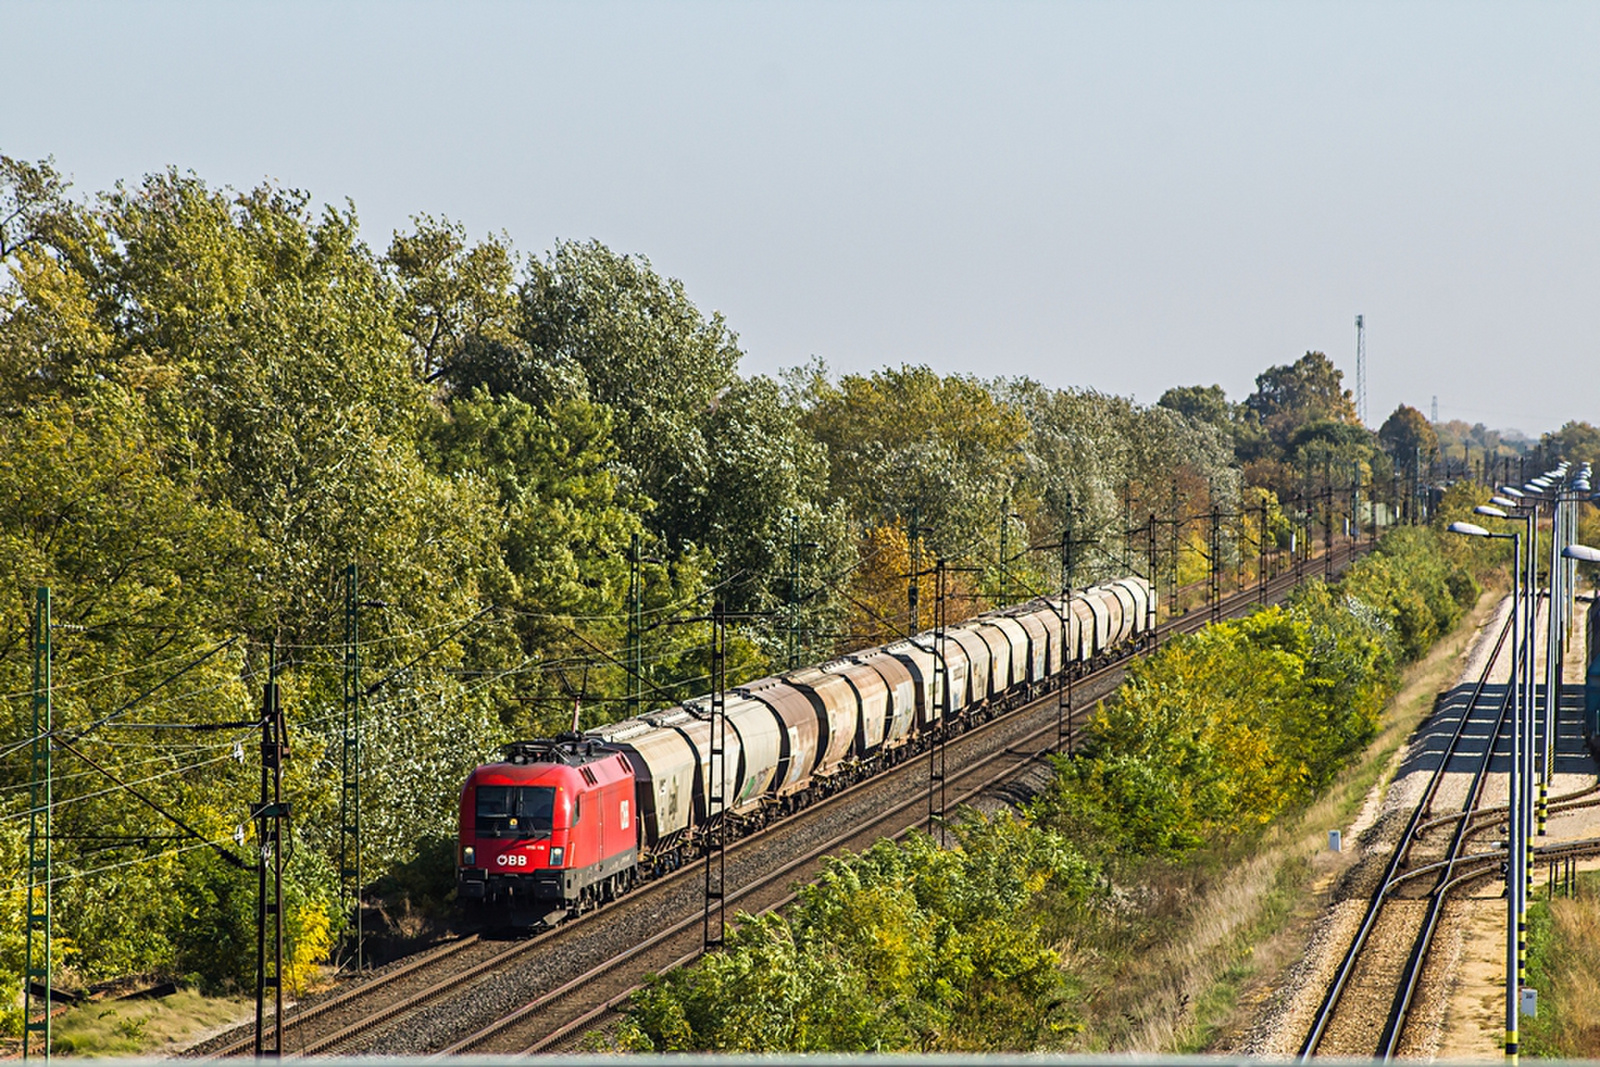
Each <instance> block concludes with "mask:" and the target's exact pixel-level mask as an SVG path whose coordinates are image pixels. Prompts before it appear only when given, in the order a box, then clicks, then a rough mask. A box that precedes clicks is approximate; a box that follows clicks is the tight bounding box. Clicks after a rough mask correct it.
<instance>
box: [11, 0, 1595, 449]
mask: <svg viewBox="0 0 1600 1067" xmlns="http://www.w3.org/2000/svg"><path fill="white" fill-rule="evenodd" d="M0 40H4V41H5V46H4V49H3V54H4V56H5V61H4V63H0V152H4V153H5V154H7V155H12V156H19V157H23V158H28V159H36V158H40V157H43V156H45V155H53V156H54V157H55V159H56V162H57V165H58V166H59V167H60V168H61V169H63V170H64V171H66V172H67V173H68V174H70V175H71V176H72V177H73V178H74V180H75V182H76V184H77V186H78V187H79V189H80V190H81V191H96V190H101V189H105V188H108V187H109V186H111V185H112V184H113V183H114V182H116V181H117V180H119V179H126V180H133V179H137V178H138V177H139V176H140V175H142V174H144V173H147V172H149V171H152V170H156V169H160V168H162V167H165V166H167V165H169V164H175V165H177V166H179V167H180V168H183V169H192V170H194V171H195V172H197V173H198V174H199V175H200V176H201V177H203V178H205V179H206V180H207V181H209V182H211V183H213V184H227V185H232V186H235V187H238V188H244V187H249V186H252V185H255V184H257V183H259V182H260V181H262V180H263V179H268V178H270V179H272V180H275V181H277V182H280V183H282V184H285V185H289V186H294V187H298V188H303V189H306V190H308V191H309V192H310V193H311V194H312V195H313V196H314V197H315V198H316V199H317V200H319V201H328V202H334V203H342V202H343V201H344V200H345V198H349V199H351V200H353V201H354V202H355V205H356V208H357V210H358V212H359V213H360V215H361V218H362V224H363V230H364V232H365V233H366V235H367V239H368V240H369V241H370V242H371V243H372V244H373V245H374V246H375V247H377V248H380V249H381V248H384V247H387V244H388V240H389V236H390V234H391V233H392V231H393V230H394V229H396V228H397V227H400V228H403V227H405V226H406V224H407V220H408V218H409V217H410V216H411V215H412V214H415V213H418V212H429V213H432V214H436V215H446V216H449V217H451V218H454V219H458V220H460V221H461V222H463V223H464V224H465V225H466V226H467V227H468V229H469V231H471V232H472V233H474V234H477V235H482V234H484V233H487V232H489V231H491V230H493V231H499V230H504V231H506V232H507V233H508V234H509V235H510V236H511V238H512V240H513V242H514V243H515V244H516V246H517V247H518V248H519V249H521V250H524V251H530V252H542V251H544V250H546V249H548V248H549V247H550V246H551V244H552V243H553V242H554V241H555V240H557V239H558V238H572V239H586V238H596V239H598V240H600V241H602V242H604V243H605V244H607V245H609V246H611V247H612V248H614V249H616V250H619V251H627V252H641V253H644V254H645V255H647V256H648V257H649V258H650V259H651V261H652V262H653V263H654V264H655V266H656V267H657V268H658V269H659V270H660V271H662V272H663V273H665V274H668V275H671V276H674V277H678V278H681V279H682V280H683V281H684V283H685V285H686V286H687V287H688V291H689V293H690V295H691V296H692V297H693V298H694V299H695V301H696V302H697V303H698V304H699V305H700V306H701V308H702V309H705V310H711V309H716V310H720V311H721V312H723V313H724V314H725V315H726V316H727V318H728V321H729V322H730V324H731V325H732V326H733V327H734V329H736V330H737V331H738V332H739V334H740V338H741V344H742V347H743V348H744V349H745V351H746V353H747V356H746V359H745V363H744V367H743V369H744V371H745V372H746V373H759V372H772V371H775V370H777V369H778V368H781V367H785V366H791V365H794V364H796V363H800V362H803V361H805V360H806V359H808V358H809V357H811V356H818V357H821V358H822V359H824V360H825V361H826V362H827V363H828V364H829V365H830V366H831V367H832V368H834V369H835V370H869V369H872V368H875V367H880V366H884V365H888V364H898V363H903V362H911V363H927V364H930V365H932V366H934V367H936V368H938V369H940V370H942V371H953V372H962V373H970V374H977V375H980V376H984V377H988V376H992V375H997V374H1027V375H1032V376H1034V377H1036V378H1039V379H1041V380H1042V381H1044V382H1046V383H1049V384H1052V385H1061V386H1066V385H1079V386H1091V387H1094V388H1097V389H1101V390H1105V391H1108V392H1115V393H1121V394H1131V395H1133V396H1135V397H1136V398H1138V399H1139V400H1141V401H1145V402H1153V401H1154V400H1155V399H1157V398H1158V397H1159V396H1160V394H1161V392H1162V391H1163V390H1164V389H1165V388H1167V387H1168V386H1171V385H1176V384H1210V383H1212V382H1216V383H1220V384H1221V385H1222V386H1223V387H1224V388H1226V389H1227V391H1228V393H1229V395H1230V396H1232V397H1233V398H1235V399H1241V398H1242V397H1243V396H1244V395H1245V394H1247V393H1248V392H1249V391H1250V389H1251V388H1252V387H1253V379H1254V376H1255V375H1256V374H1257V373H1258V372H1259V371H1261V370H1262V369H1263V368H1265V367H1267V366H1269V365H1271V364H1276V363H1287V362H1290V361H1292V360H1293V359H1295V358H1297V357H1298V356H1299V355H1301V354H1302V353H1303V352H1305V351H1306V350H1307V349H1320V350H1322V351H1325V352H1327V353H1328V354H1329V355H1330V356H1332V357H1333V359H1334V361H1335V363H1337V364H1338V365H1339V366H1340V367H1341V368H1343V369H1344V370H1345V371H1346V374H1347V381H1348V382H1349V383H1352V384H1353V381H1354V372H1355V327H1354V319H1355V316H1356V314H1357V313H1361V314H1363V315H1365V316H1366V322H1367V350H1368V398H1369V399H1368V415H1369V421H1370V422H1372V423H1373V424H1374V425H1376V423H1377V422H1379V421H1381V420H1382V418H1383V417H1384V416H1385V415H1386V414H1387V413H1388V412H1389V411H1390V410H1392V409H1393V408H1394V406H1395V405H1396V404H1398V403H1400V402H1406V403H1410V404H1412V405H1414V406H1416V407H1419V408H1421V409H1422V410H1423V411H1424V412H1425V413H1426V412H1427V411H1428V407H1429V404H1430V401H1431V399H1432V398H1433V397H1434V396H1437V397H1438V402H1439V413H1440V415H1441V417H1442V418H1446V419H1448V418H1465V419H1467V420H1468V421H1474V422H1476V421H1483V422H1486V423H1488V424H1489V425H1491V426H1496V427H1502V428H1505V427H1517V428H1521V429H1523V430H1525V431H1528V432H1531V433H1537V432H1539V431H1540V430H1545V429H1550V428H1553V427H1554V426H1557V425H1559V424H1560V423H1561V422H1563V421H1565V420H1567V419H1574V418H1579V419H1586V420H1589V421H1591V422H1600V359H1597V358H1596V353H1595V345H1596V341H1597V339H1600V299H1597V296H1600V284H1597V283H1600V5H1597V4H1594V3H1584V4H1558V3H1546V4H1530V3H1518V4H1511V3H1504V4H1471V3H1463V2H1451V3H1442V4H1434V3H1412V4H1404V3H1393V2H1384V3H1353V2H1340V3H1328V4H1311V3H1287V2H1284V3H1277V2H1275V3H1263V4H1202V3H1184V4H1159V3H1064V2H1063V3H1050V4H1033V3H1009V4H1000V3H984V4H936V3H930V2H926V0H919V2H916V3H820V2H813V3H803V4H784V3H741V4H720V3H685V2H672V3H667V2H661V3H648V4H646V3H640V4H602V3H581V4H534V3H492V4H491V3H478V4H470V3H459V2H453V3H433V4H403V3H381V4H380V3H342V4H340V3H334V4H302V5H297V4H290V3H274V4H250V3H214V4H201V3H188V4H174V3H108V4H72V3H61V2H54V3H16V2H11V0H0Z"/></svg>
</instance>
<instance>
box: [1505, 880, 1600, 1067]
mask: <svg viewBox="0 0 1600 1067" xmlns="http://www.w3.org/2000/svg"><path fill="white" fill-rule="evenodd" d="M1529 918H1530V925H1531V929H1530V935H1531V936H1530V939H1529V940H1530V944H1529V954H1528V980H1529V984H1530V985H1532V986H1533V987H1534V988H1535V989H1537V990H1539V1014H1538V1017H1537V1018H1534V1019H1525V1020H1524V1022H1523V1034H1522V1040H1523V1049H1524V1050H1525V1052H1526V1053H1527V1054H1528V1055H1530V1056H1541V1057H1551V1058H1559V1059H1574V1060H1579V1059H1582V1060H1592V1059H1600V1017H1597V1016H1596V1015H1595V1006H1596V1005H1600V953H1596V951H1595V946H1596V945H1600V883H1597V882H1596V881H1595V879H1594V878H1593V876H1583V877H1580V879H1579V881H1578V895H1577V896H1575V897H1558V898H1556V899H1555V900H1552V901H1549V902H1547V903H1539V904H1535V905H1534V906H1533V907H1532V908H1531V909H1530V915H1529Z"/></svg>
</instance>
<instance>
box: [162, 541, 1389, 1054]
mask: <svg viewBox="0 0 1600 1067" xmlns="http://www.w3.org/2000/svg"><path fill="white" fill-rule="evenodd" d="M1368 547H1369V546H1366V545H1351V544H1348V543H1346V544H1343V545H1340V546H1339V547H1338V548H1337V549H1336V550H1335V555H1334V560H1333V563H1332V564H1331V565H1326V564H1324V565H1323V566H1318V567H1316V568H1315V573H1313V568H1311V567H1308V568H1306V569H1305V572H1304V574H1301V573H1296V572H1294V571H1289V572H1287V573H1284V574H1281V575H1279V576H1277V577H1275V578H1272V579H1270V580H1269V581H1267V582H1265V583H1262V584H1261V585H1259V586H1257V587H1255V588H1252V589H1247V590H1242V591H1240V592H1238V593H1236V594H1234V595H1233V596H1231V597H1226V598H1224V600H1223V601H1222V603H1221V605H1220V610H1218V611H1211V610H1207V609H1200V610H1196V611H1192V612H1189V613H1188V614H1186V615H1182V616H1179V617H1177V618H1174V619H1169V620H1167V621H1166V622H1164V623H1162V624H1161V625H1160V626H1159V627H1158V634H1159V635H1160V636H1162V637H1165V636H1169V635H1172V634H1177V633H1189V632H1193V631H1196V630H1199V629H1201V628H1202V627H1204V626H1205V625H1206V624H1207V623H1209V622H1210V621H1211V620H1212V617H1213V616H1217V617H1235V616H1238V615H1243V614H1246V613H1248V612H1249V611H1250V610H1251V609H1252V608H1254V607H1255V606H1257V605H1258V604H1259V603H1260V602H1261V601H1263V600H1265V601H1272V602H1275V601H1278V600H1281V599H1282V598H1283V597H1284V596H1286V595H1287V593H1288V592H1289V591H1290V590H1291V589H1292V588H1293V587H1294V586H1295V585H1296V584H1298V582H1299V581H1301V580H1302V579H1303V577H1322V575H1323V574H1324V573H1325V571H1327V570H1335V571H1337V570H1342V569H1343V568H1344V567H1346V566H1348V565H1349V563H1350V562H1351V561H1352V559H1354V558H1355V557H1356V556H1358V555H1359V554H1361V553H1362V552H1364V551H1365V550H1366V548H1368ZM1319 562H1323V561H1319ZM1125 664H1126V657H1124V659H1122V660H1119V661H1116V662H1113V663H1110V664H1107V665H1104V666H1102V667H1100V668H1098V669H1096V670H1093V671H1090V672H1087V673H1086V674H1084V675H1082V676H1080V677H1078V678H1076V679H1075V680H1074V681H1073V683H1072V686H1073V688H1072V697H1073V708H1072V711H1071V715H1070V720H1069V722H1070V723H1071V726H1072V728H1073V729H1076V728H1077V727H1079V726H1081V725H1082V723H1083V721H1084V720H1085V719H1086V718H1087V716H1088V715H1089V714H1090V712H1091V710H1092V708H1093V706H1094V704H1095V702H1097V701H1098V700H1100V699H1102V698H1103V697H1105V696H1107V695H1109V694H1110V693H1111V692H1113V691H1114V690H1115V688H1116V686H1117V685H1118V684H1120V682H1121V680H1122V673H1123V668H1124V666H1125ZM1058 738H1059V723H1058V693H1057V691H1055V690H1051V691H1050V692H1048V693H1046V694H1045V695H1044V696H1042V697H1040V698H1038V699H1036V700H1034V701H1032V702H1031V703H1028V704H1025V705H1023V706H1022V707H1020V708H1018V709H1016V710H1015V711H1011V712H1008V713H1005V714H1002V715H999V716H997V717H996V718H993V719H990V720H988V721H986V722H982V723H980V724H977V725H975V726H973V727H972V728H971V729H970V730H968V731H967V732H966V733H963V734H960V735H957V736H953V737H951V738H949V739H948V741H947V742H946V760H947V766H948V767H949V768H950V770H949V771H948V774H947V777H946V782H945V787H946V791H947V792H946V799H947V801H948V803H949V805H950V806H951V807H952V808H953V807H954V806H955V805H957V804H959V803H962V802H965V801H967V800H968V799H970V798H973V797H976V796H977V795H979V794H980V793H982V792H983V791H984V790H986V789H990V788H992V787H994V786H996V785H998V784H1000V783H1003V782H1005V781H1006V780H1009V779H1011V778H1013V777H1015V775H1016V774H1017V773H1018V772H1019V771H1020V770H1021V769H1023V768H1024V767H1026V766H1028V765H1030V764H1033V763H1034V762H1035V761H1037V760H1039V759H1040V758H1042V757H1044V756H1046V755H1048V754H1049V753H1051V752H1054V751H1057V749H1058V744H1057V742H1058ZM924 755H925V754H924ZM958 768H959V769H958ZM928 787H929V778H928V760H927V759H926V758H911V759H908V760H906V761H905V762H903V763H900V764H898V765H896V766H895V767H892V768H889V769H887V770H885V771H884V772H882V773H880V774H878V775H876V776H874V777H871V778H868V779H865V780H863V781H861V782H858V783H856V784H854V785H852V786H850V787H849V788H847V789H844V790H841V791H840V792H838V793H835V794H833V795H831V796H829V797H827V798H825V799H823V800H820V801H818V802H817V803H815V804H812V805H811V806H809V807H806V808H804V809H801V810H800V811H798V812H796V813H794V814H792V815H789V816H786V817H784V818H782V819H779V820H775V821H773V822H772V823H770V824H768V825H767V826H766V827H764V828H762V829H761V830H759V831H757V832H755V833H752V834H751V835H749V836H746V837H743V838H740V839H738V840H737V841H734V842H731V843H730V844H729V846H728V850H727V873H726V889H727V898H726V904H727V905H729V906H730V907H732V906H737V907H738V909H739V910H742V911H746V912H750V913H754V914H759V913H761V912H763V911H766V910H769V909H772V908H775V907H781V906H782V905H783V904H785V903H787V902H788V901H790V900H792V899H793V894H792V893H789V892H787V890H786V888H785V887H786V886H787V885H789V884H792V883H794V882H797V881H806V880H810V879H811V878H813V877H814V876H815V873H816V872H817V871H818V870H819V869H820V867H821V860H822V857H823V856H825V855H827V854H829V853H833V852H837V851H839V850H840V849H852V850H855V849H861V848H865V847H867V846H869V845H870V844H871V843H872V842H873V841H876V840H877V839H878V838H880V837H884V836H892V835H896V834H903V833H905V832H906V831H907V830H909V829H910V828H911V827H913V826H917V825H921V824H923V823H924V822H925V821H926V816H927V811H928V794H929V788H928ZM703 870H704V868H703V866H702V865H700V864H699V863H695V864H690V865H686V866H685V867H682V868H680V869H679V870H677V871H674V872H672V873H670V874H668V875H666V876H664V877H661V878H657V879H654V880H652V881H650V882H646V883H644V884H643V885H642V886H641V887H640V888H639V889H637V890H635V891H634V892H632V893H629V894H627V895H626V896H624V897H622V898H621V899H620V900H618V901H616V902H615V903H612V904H609V905H607V906H605V907H604V908H602V909H601V910H599V911H595V912H589V913H586V914H584V915H581V916H579V917H577V918H575V919H571V920H568V921H567V922H564V923H562V924H560V925H559V926H557V927H555V928H554V929H550V930H545V931H542V932H540V933H538V934H535V935H533V936H531V937H526V938H523V939H521V940H516V941H510V942H508V941H505V940H495V939H493V938H491V937H489V936H487V935H473V936H470V937H465V938H462V939H460V940H459V941H455V942H451V943H450V944H447V945H445V946H442V947H440V948H437V949H434V950H432V951H430V952H426V953H423V954H420V955H419V956H417V957H414V958H413V959H411V960H408V961H405V962H403V963H400V964H396V965H394V966H393V967H391V968H389V969H388V970H385V971H383V972H381V973H379V974H377V975H375V976H373V977H371V978H370V979H368V980H367V981H364V982H361V983H359V984H357V985H354V986H352V987H351V988H349V989H346V990H343V991H340V992H338V993H336V994H334V995H331V996H328V997H325V998H322V999H320V1000H318V1001H316V1002H314V1003H307V1004H305V1005H303V1006H297V1007H296V1008H295V1009H293V1010H291V1011H289V1012H286V1013H285V1018H284V1024H285V1034H284V1040H283V1049H284V1052H285V1054H292V1055H315V1054H326V1053H341V1054H354V1053H385V1054H421V1053H430V1052H438V1051H440V1050H450V1051H469V1050H470V1051H474V1052H479V1051H482V1052H495V1051H516V1052H521V1051H542V1050H551V1049H553V1048H554V1047H556V1046H558V1045H559V1044H570V1043H573V1042H575V1041H576V1040H577V1038H578V1037H579V1036H581V1033H582V1032H583V1031H584V1030H585V1029H588V1028H589V1027H590V1026H591V1025H593V1024H594V1023H595V1020H597V1019H600V1018H602V1017H604V1016H605V1015H606V1014H607V1013H609V1012H610V1011H611V1010H613V1008H614V1007H615V1006H616V1005H617V1004H619V1003H621V1001H622V1000H624V999H626V996H627V994H628V993H630V992H631V991H632V990H633V989H635V988H637V987H638V983H639V981H640V980H641V979H642V977H643V976H644V975H645V974H648V973H651V972H653V971H654V972H664V971H666V970H669V969H671V968H673V967H677V966H681V965H683V964H684V963H687V962H689V961H691V960H692V959H694V958H696V957H697V956H698V955H699V953H700V945H701V940H702V938H701V921H702V915H703V911H702V909H703V884H704V883H703V877H704V875H703ZM268 1025H270V1021H269V1024H268ZM252 1050H253V1027H242V1028H239V1029H236V1030H234V1031H232V1032H231V1033H230V1034H227V1035H222V1036H219V1037H217V1038H214V1039H212V1040H210V1041H207V1042H204V1043H202V1044H199V1045H196V1046H195V1047H194V1048H192V1049H190V1050H188V1054H190V1055H205V1056H236V1055H248V1054H250V1053H251V1052H252Z"/></svg>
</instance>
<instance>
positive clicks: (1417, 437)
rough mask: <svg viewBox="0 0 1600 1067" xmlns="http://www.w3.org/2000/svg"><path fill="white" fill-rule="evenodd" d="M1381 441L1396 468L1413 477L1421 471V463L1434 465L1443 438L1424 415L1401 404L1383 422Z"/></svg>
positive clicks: (1379, 435)
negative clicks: (1435, 431) (1440, 439)
mask: <svg viewBox="0 0 1600 1067" xmlns="http://www.w3.org/2000/svg"><path fill="white" fill-rule="evenodd" d="M1378 440H1379V441H1380V442H1381V443H1382V444H1383V448H1384V451H1386V452H1388V453H1389V455H1390V456H1391V457H1393V459H1394V465H1395V466H1396V467H1397V468H1399V469H1401V470H1404V471H1406V472H1407V473H1409V474H1410V475H1411V476H1412V477H1413V478H1415V477H1417V476H1418V474H1419V472H1420V471H1421V467H1420V464H1424V463H1432V462H1433V461H1434V459H1436V458H1437V457H1438V455H1439V438H1438V436H1437V435H1436V434H1435V433H1434V432H1433V427H1432V426H1430V425H1428V420H1427V418H1426V417H1425V416H1424V415H1423V414H1422V412H1420V411H1418V410H1417V409H1416V408H1414V407H1411V406H1410V405H1408V404H1401V405H1400V406H1399V407H1397V408H1395V409H1394V411H1393V413H1391V414H1390V416H1389V417H1388V418H1387V419H1385V420H1383V425H1382V426H1381V427H1379V429H1378Z"/></svg>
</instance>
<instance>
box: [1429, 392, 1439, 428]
mask: <svg viewBox="0 0 1600 1067" xmlns="http://www.w3.org/2000/svg"><path fill="white" fill-rule="evenodd" d="M1428 415H1429V418H1428V421H1429V422H1431V423H1433V424H1434V425H1436V426H1437V425H1438V423H1439V398H1438V397H1434V398H1433V407H1432V409H1431V410H1430V411H1429V413H1428Z"/></svg>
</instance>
